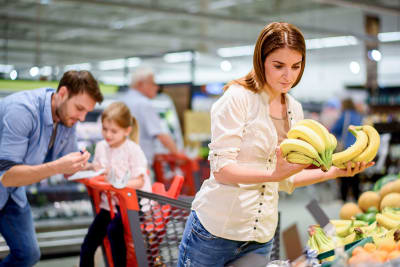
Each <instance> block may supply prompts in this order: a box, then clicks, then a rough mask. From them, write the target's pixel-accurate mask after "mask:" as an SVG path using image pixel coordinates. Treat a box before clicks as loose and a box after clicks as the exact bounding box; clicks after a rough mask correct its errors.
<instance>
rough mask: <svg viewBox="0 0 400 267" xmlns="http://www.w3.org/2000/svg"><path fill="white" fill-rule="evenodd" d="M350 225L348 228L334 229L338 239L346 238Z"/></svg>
mask: <svg viewBox="0 0 400 267" xmlns="http://www.w3.org/2000/svg"><path fill="white" fill-rule="evenodd" d="M349 230H350V225H349V226H340V227H336V235H337V236H339V237H346V236H348V235H349V232H350V231H349Z"/></svg>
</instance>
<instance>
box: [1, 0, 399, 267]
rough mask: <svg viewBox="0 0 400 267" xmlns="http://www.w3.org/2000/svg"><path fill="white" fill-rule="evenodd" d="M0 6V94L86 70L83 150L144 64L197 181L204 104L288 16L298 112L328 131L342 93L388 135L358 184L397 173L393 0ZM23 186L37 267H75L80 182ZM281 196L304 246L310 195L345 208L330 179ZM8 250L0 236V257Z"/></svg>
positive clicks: (22, 0) (82, 217) (88, 212)
mask: <svg viewBox="0 0 400 267" xmlns="http://www.w3.org/2000/svg"><path fill="white" fill-rule="evenodd" d="M0 5H1V9H0V98H1V97H4V96H6V95H8V94H10V93H12V92H15V91H18V90H24V89H34V88H39V87H45V86H51V87H55V86H56V84H57V80H58V79H59V78H60V77H61V76H62V74H63V73H64V72H65V71H67V70H70V69H77V70H90V71H91V72H92V73H93V74H94V75H95V77H96V78H97V79H98V80H99V81H100V82H101V88H102V91H103V93H104V95H105V99H106V100H105V101H104V102H103V104H102V105H99V106H96V109H95V111H93V112H92V113H91V114H89V115H88V116H87V121H85V122H83V123H80V124H79V125H78V134H79V142H80V145H81V146H86V147H88V148H89V149H90V148H91V147H93V145H94V144H95V143H96V142H97V141H99V140H100V139H101V132H100V130H99V129H100V128H99V124H98V122H97V118H98V115H99V114H101V111H102V110H103V108H104V107H105V106H107V105H108V104H109V103H110V102H112V101H113V100H114V99H116V98H117V95H118V93H120V92H123V91H124V90H126V89H127V86H128V84H129V80H130V73H131V72H132V71H133V70H134V69H135V68H137V67H138V66H151V67H152V68H153V69H154V71H155V74H156V75H155V78H156V82H157V83H158V84H160V85H161V89H162V91H163V93H164V94H163V95H160V96H159V97H158V98H156V99H155V100H154V105H155V107H156V108H158V109H159V111H160V114H161V115H162V116H163V118H164V121H165V127H166V129H168V130H169V131H170V132H171V134H172V135H173V136H174V138H175V140H176V141H177V143H178V144H179V145H180V147H181V148H182V149H185V151H186V153H187V155H189V156H190V157H192V158H198V159H199V165H200V170H199V171H197V173H195V175H194V179H195V180H196V181H195V184H196V188H198V186H199V185H200V184H201V182H202V179H204V178H206V177H205V176H207V175H206V172H207V160H206V154H207V144H208V142H209V139H210V129H209V113H208V112H209V110H210V107H211V105H212V103H214V102H215V100H216V99H217V98H218V96H219V95H220V94H221V92H222V91H221V88H222V86H223V84H224V83H226V82H227V81H229V80H231V79H234V78H237V77H240V76H243V75H244V74H246V73H247V72H248V71H249V70H250V69H251V66H252V51H253V44H254V42H255V40H256V39H257V36H258V33H259V32H260V31H261V29H262V28H263V26H264V25H265V24H267V23H269V22H272V21H286V22H290V23H293V24H295V25H296V26H298V27H299V28H300V29H301V31H302V32H303V33H304V36H305V38H306V41H307V62H306V68H305V72H304V75H303V79H302V81H301V82H300V84H299V85H298V86H297V87H296V88H294V89H293V91H292V94H293V95H294V96H295V97H296V98H297V99H298V100H300V101H301V102H302V104H303V108H304V110H305V115H306V117H308V118H314V119H317V120H319V121H321V122H323V123H325V124H326V125H328V126H329V125H330V124H331V123H332V121H333V120H334V119H335V116H337V114H338V112H339V108H340V107H339V103H340V100H342V99H343V98H345V97H351V98H352V99H353V100H354V102H356V104H358V105H360V106H361V107H362V109H363V110H364V112H365V113H366V117H365V119H366V121H367V122H369V123H374V124H375V126H376V128H377V129H378V131H379V132H380V133H381V134H385V133H387V134H388V135H384V136H385V140H386V141H385V142H384V143H383V144H385V147H386V149H382V150H383V151H380V156H379V158H378V164H377V165H376V166H375V167H373V168H371V169H370V170H368V172H366V173H365V174H364V175H363V176H362V177H361V179H362V183H361V186H362V189H364V190H367V189H368V188H370V187H371V185H372V184H373V182H374V181H376V180H377V179H378V178H380V177H382V176H384V175H387V174H397V173H398V172H399V158H400V153H399V151H400V150H399V148H400V146H399V145H398V143H399V138H398V136H399V131H400V123H399V119H400V113H399V112H400V94H399V93H400V1H399V0H353V1H351V0H297V1H292V0H186V1H179V0H168V1H158V0H152V1H143V0H142V1H141V0H118V1H104V0H82V1H77V0H13V1H11V0H2V1H0ZM166 114H167V115H166ZM396 136H397V137H396ZM162 152H163V151H162V149H161V148H160V153H162ZM27 191H28V195H29V199H30V201H31V204H32V206H33V212H34V217H35V222H36V228H37V232H38V239H39V243H40V245H41V248H42V254H43V259H42V260H41V261H40V263H39V264H38V266H54V263H58V265H59V266H60V267H61V265H60V264H64V266H74V265H75V264H77V262H78V257H77V253H78V252H79V247H80V243H81V242H82V238H83V236H84V234H85V233H86V230H87V227H88V225H89V224H90V222H91V220H92V208H91V204H90V200H89V198H88V196H87V193H86V189H85V187H84V186H83V185H82V184H79V183H73V182H66V181H65V180H64V179H63V177H59V176H55V177H51V178H50V179H48V180H45V181H43V182H42V183H40V184H36V185H32V186H28V187H27ZM281 198H282V201H281V202H280V203H281V204H280V211H281V215H282V217H281V223H282V228H285V227H287V226H289V225H291V224H293V223H297V226H298V229H299V232H300V234H301V238H302V242H303V244H304V243H305V242H306V234H307V233H306V232H307V231H306V229H307V226H308V225H310V224H312V223H313V222H314V221H313V219H312V217H311V215H310V214H309V213H308V212H307V210H306V209H305V205H306V204H307V202H308V201H309V200H311V199H312V198H316V199H318V200H319V201H320V203H321V204H322V206H323V208H324V209H325V211H326V212H327V213H328V214H329V215H330V216H331V217H332V218H335V217H336V218H337V217H338V213H339V208H340V206H341V204H342V203H341V202H340V201H339V200H338V199H339V193H338V188H337V184H336V182H329V183H324V184H320V185H316V186H312V187H309V188H306V189H299V190H296V191H295V192H294V193H293V194H292V195H290V196H287V195H284V194H282V195H281ZM6 253H7V247H6V246H5V244H4V242H2V243H0V256H4V255H6ZM281 256H282V258H284V250H282V253H281Z"/></svg>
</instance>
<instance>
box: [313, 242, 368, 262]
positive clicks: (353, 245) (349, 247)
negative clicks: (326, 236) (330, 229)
mask: <svg viewBox="0 0 400 267" xmlns="http://www.w3.org/2000/svg"><path fill="white" fill-rule="evenodd" d="M366 243H373V239H372V237H366V238H363V239H360V240H357V241H354V242H352V243H350V244H347V245H345V246H344V250H345V252H346V253H347V256H348V257H349V258H350V257H351V255H352V253H353V250H354V249H355V248H356V247H358V246H364V245H365V244H366ZM333 255H335V250H329V251H326V252H324V253H321V254H319V255H318V257H317V258H318V259H319V260H323V259H326V258H329V257H331V256H333ZM336 261H337V260H333V261H327V262H324V263H322V267H330V266H336V265H335V264H336Z"/></svg>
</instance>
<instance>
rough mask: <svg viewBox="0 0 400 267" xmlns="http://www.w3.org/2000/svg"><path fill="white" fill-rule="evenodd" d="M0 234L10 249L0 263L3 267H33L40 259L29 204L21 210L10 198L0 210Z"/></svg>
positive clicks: (0, 266)
mask: <svg viewBox="0 0 400 267" xmlns="http://www.w3.org/2000/svg"><path fill="white" fill-rule="evenodd" d="M0 233H1V234H2V235H3V237H4V239H5V240H6V242H7V245H8V247H9V248H10V254H8V256H7V257H5V258H4V259H3V260H2V261H1V262H0V267H3V266H13V267H17V266H21V267H22V266H24V267H26V266H33V265H34V264H35V263H37V262H38V261H39V259H40V249H39V245H38V243H37V241H36V234H35V228H34V226H33V219H32V213H31V207H30V205H29V203H27V204H26V205H25V207H23V208H21V207H20V206H18V205H17V203H15V201H14V200H12V198H11V197H10V198H9V199H8V201H7V203H6V205H5V206H4V207H3V209H2V210H0Z"/></svg>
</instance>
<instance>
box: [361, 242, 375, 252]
mask: <svg viewBox="0 0 400 267" xmlns="http://www.w3.org/2000/svg"><path fill="white" fill-rule="evenodd" d="M364 249H365V250H366V251H368V252H373V251H375V250H376V246H375V244H374V243H367V244H365V245H364Z"/></svg>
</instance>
